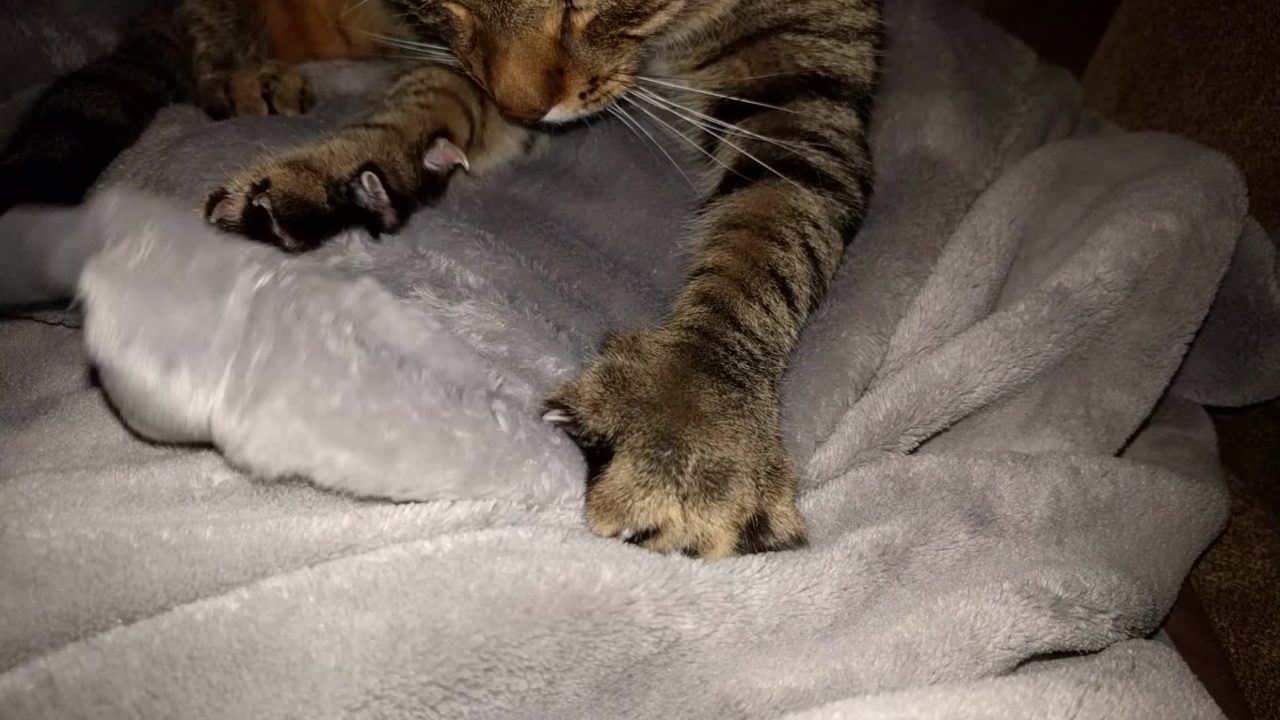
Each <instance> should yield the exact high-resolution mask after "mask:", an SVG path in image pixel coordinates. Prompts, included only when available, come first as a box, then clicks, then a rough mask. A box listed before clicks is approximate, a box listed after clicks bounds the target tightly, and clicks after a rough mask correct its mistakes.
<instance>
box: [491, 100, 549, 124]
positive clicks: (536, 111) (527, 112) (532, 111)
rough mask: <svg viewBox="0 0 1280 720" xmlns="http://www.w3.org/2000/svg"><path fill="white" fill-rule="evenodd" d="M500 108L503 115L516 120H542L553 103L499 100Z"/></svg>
mask: <svg viewBox="0 0 1280 720" xmlns="http://www.w3.org/2000/svg"><path fill="white" fill-rule="evenodd" d="M497 102H498V109H499V110H501V111H502V114H503V115H506V116H507V117H510V118H515V119H516V120H541V119H542V118H543V116H545V115H546V114H547V113H548V112H550V111H551V108H552V107H553V105H551V104H548V103H531V104H512V103H511V102H509V101H508V102H503V101H502V100H498V101H497Z"/></svg>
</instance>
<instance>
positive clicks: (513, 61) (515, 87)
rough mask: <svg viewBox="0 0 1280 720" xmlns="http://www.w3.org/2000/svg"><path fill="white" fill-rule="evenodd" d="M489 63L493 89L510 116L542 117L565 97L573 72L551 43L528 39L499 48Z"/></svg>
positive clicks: (490, 86) (502, 108)
mask: <svg viewBox="0 0 1280 720" xmlns="http://www.w3.org/2000/svg"><path fill="white" fill-rule="evenodd" d="M487 65H488V77H487V78H486V80H487V84H488V86H489V92H490V93H491V94H492V95H493V100H494V102H495V103H497V104H498V109H499V110H501V111H502V112H503V114H505V115H507V116H508V117H512V118H516V119H520V120H539V119H541V118H542V117H543V116H545V115H546V114H547V113H548V112H550V111H551V108H553V107H555V106H556V105H557V104H558V103H559V102H560V101H561V100H563V99H564V95H565V92H566V87H567V86H568V76H569V71H568V70H567V68H566V66H565V65H566V63H565V60H564V57H563V56H562V55H561V54H560V52H559V50H558V48H556V47H555V46H554V45H552V44H551V43H542V42H533V41H529V40H526V41H524V42H517V43H512V44H510V45H508V46H507V47H500V48H495V52H494V53H493V56H492V57H491V59H490V61H489V62H488V63H487Z"/></svg>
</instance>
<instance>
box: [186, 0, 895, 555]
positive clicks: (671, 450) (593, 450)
mask: <svg viewBox="0 0 1280 720" xmlns="http://www.w3.org/2000/svg"><path fill="white" fill-rule="evenodd" d="M389 2H390V3H391V5H392V6H393V10H394V12H395V13H397V14H398V16H399V17H401V18H402V19H403V21H404V22H405V28H404V30H405V37H408V38H410V40H409V41H397V46H398V47H401V48H402V49H404V50H405V51H406V52H410V53H415V52H416V53H418V54H420V55H422V56H423V57H424V58H430V59H436V60H439V61H441V62H443V63H444V64H445V65H447V66H451V67H447V68H441V67H423V68H420V69H416V70H411V71H409V72H408V73H407V74H406V75H405V76H404V77H402V78H401V80H400V81H399V83H397V85H396V87H394V88H393V89H392V90H391V92H390V94H389V95H388V96H387V98H386V100H385V101H384V103H383V105H382V107H381V108H380V109H378V110H377V111H375V112H374V114H372V115H371V116H370V117H369V118H368V120H367V121H366V122H364V123H362V124H360V125H357V126H355V127H353V128H350V129H348V130H347V131H345V132H343V133H340V134H339V135H337V136H336V137H335V138H333V139H332V140H329V141H327V142H325V143H323V144H320V145H317V146H314V147H309V148H303V149H301V150H296V151H293V152H290V153H288V154H286V155H284V156H282V157H280V158H274V159H269V160H266V161H264V162H261V163H259V164H257V165H255V166H253V167H251V168H248V169H247V170H245V171H244V172H242V173H240V174H239V175H237V176H236V177H234V178H232V179H231V180H230V181H229V182H228V183H227V185H226V186H225V187H224V188H223V189H222V190H219V191H218V192H217V193H215V194H214V195H213V196H212V197H211V199H210V202H209V205H208V208H207V212H208V214H209V217H210V219H211V220H212V221H214V222H216V223H218V224H219V225H221V226H223V227H224V228H227V229H230V230H235V231H240V232H245V233H247V234H250V235H254V236H256V237H258V238H259V239H262V240H266V241H269V242H276V243H279V244H282V245H284V246H286V247H289V248H307V247H312V246H314V245H315V244H316V243H317V242H319V241H320V240H322V239H323V238H324V237H325V236H327V235H330V234H332V233H333V232H336V231H337V230H339V229H341V228H342V227H345V226H348V225H353V224H363V225H365V226H367V227H369V228H370V229H371V230H373V231H375V232H378V231H383V230H390V229H394V228H395V227H396V226H397V225H398V224H399V223H400V222H402V221H403V219H404V217H405V215H406V214H407V212H408V211H409V210H411V209H412V208H413V207H415V206H416V205H417V204H419V203H420V202H422V201H423V200H425V199H426V198H427V197H429V196H430V195H431V194H433V193H435V192H438V191H439V190H440V189H441V188H442V187H443V182H444V179H445V178H446V177H447V173H448V171H450V170H451V169H452V168H453V165H452V164H451V165H448V166H446V167H445V168H444V169H443V173H442V172H441V171H440V170H441V168H440V167H439V166H436V167H434V168H427V167H425V166H424V164H423V162H422V161H421V160H422V158H423V156H424V154H428V153H429V151H430V148H433V147H436V146H435V145H434V144H433V143H435V142H437V141H441V140H442V139H443V140H444V141H447V142H449V143H452V144H453V145H456V146H457V149H459V150H460V151H461V152H463V153H465V154H466V156H467V157H469V158H470V160H471V162H472V163H473V165H474V166H475V167H476V168H477V169H478V168H479V167H480V166H483V165H485V164H494V163H497V162H501V161H503V160H505V159H507V158H508V157H511V156H512V155H513V154H515V153H516V152H517V151H518V149H519V148H520V147H522V146H524V145H525V144H526V143H527V140H528V137H529V132H530V131H529V130H527V129H526V127H525V126H524V125H522V124H520V123H519V122H517V121H515V120H512V119H511V118H516V119H541V120H542V121H543V122H553V121H565V120H572V119H575V118H578V117H582V116H585V115H588V114H591V113H593V112H597V111H600V110H602V109H606V108H611V112H615V113H622V114H624V115H625V116H626V117H627V118H628V119H629V120H631V121H635V120H644V121H645V122H648V123H649V124H651V125H653V126H654V127H655V128H656V129H660V130H663V131H671V132H672V133H673V137H677V136H678V135H685V136H686V137H687V138H688V139H689V140H690V141H691V142H694V143H696V144H697V145H698V147H696V148H692V150H693V151H694V152H696V153H701V154H702V155H704V156H705V157H706V158H707V163H706V176H705V178H704V180H705V195H704V198H703V201H702V205H701V211H700V214H699V217H698V221H697V223H696V225H695V228H694V230H693V233H694V237H693V238H692V240H693V241H694V242H695V244H696V246H697V248H698V251H697V255H696V257H695V259H694V261H693V263H692V265H691V267H690V269H689V274H688V278H687V281H686V282H685V284H684V286H683V288H682V289H681V291H680V293H679V295H678V297H677V298H676V299H675V302H674V304H673V305H672V307H671V309H670V312H669V313H668V315H667V317H666V320H665V322H664V323H663V325H662V326H661V327H660V328H656V329H651V330H644V331H640V332H632V333H626V334H621V335H617V336H614V337H612V338H611V339H610V340H609V342H608V343H607V344H606V346H605V348H604V349H603V352H602V355H601V357H600V359H599V360H598V361H596V362H595V363H594V364H592V365H591V366H589V367H588V368H587V369H586V370H585V371H583V372H582V374H581V375H580V376H579V377H578V378H577V379H576V380H574V381H573V382H571V383H568V384H567V385H565V386H564V387H561V388H559V389H558V390H557V391H556V392H555V393H554V394H553V395H552V397H551V399H550V400H549V401H548V411H547V414H546V418H547V419H548V421H550V422H553V423H556V424H558V425H561V426H562V427H563V428H564V429H565V431H566V432H567V433H569V434H570V435H571V436H572V437H573V438H574V439H575V440H576V441H577V442H578V444H579V446H580V447H582V449H583V451H584V455H585V456H586V458H587V461H588V465H589V468H590V476H589V479H588V483H587V491H586V515H587V521H588V524H589V526H590V528H591V529H592V530H593V531H594V532H596V533H597V534H599V535H602V536H607V537H622V538H625V539H628V540H630V541H631V542H635V543H638V544H641V545H644V546H645V547H649V548H652V549H654V550H659V551H681V552H685V553H688V554H691V555H696V556H701V557H707V558H718V557H725V556H728V555H732V554H736V553H748V552H757V551H764V550H774V549H784V548H790V547H795V546H798V545H801V544H803V543H804V541H805V526H804V521H803V519H802V518H801V516H800V514H799V513H798V511H797V510H796V506H795V489H796V476H795V471H794V469H793V468H792V465H791V462H790V460H789V458H788V457H787V455H786V452H785V451H784V449H783V447H782V443H781V441H780V437H779V436H780V431H779V415H778V387H779V383H780V381H781V378H782V374H783V371H784V369H785V367H786V364H787V361H788V358H789V356H790V354H791V351H792V348H793V346H794V345H795V343H796V340H797V338H798V337H799V334H800V331H801V329H802V328H803V327H804V324H805V322H806V320H807V318H808V316H809V315H810V314H811V313H812V312H813V310H814V308H815V307H817V305H818V304H819V303H820V302H821V300H822V296H823V294H824V292H825V291H826V288H827V285H828V283H829V282H830V280H831V277H832V275H833V274H834V273H835V271H836V268H837V266H838V265H839V263H840V259H841V255H842V254H843V251H844V248H845V245H846V244H847V243H848V242H849V241H850V240H851V239H852V238H853V236H854V235H855V233H856V232H857V231H858V228H859V225H860V223H861V221H862V218H863V215H864V212H865V209H866V206H867V201H868V198H869V195H870V192H871V178H872V167H871V157H870V153H869V151H868V147H867V142H866V131H867V123H868V120H869V112H870V108H871V97H872V93H873V90H874V86H875V82H876V79H877V61H878V52H879V47H880V42H881V26H880V12H879V7H878V6H877V4H876V2H875V1H874V0H788V1H787V2H778V1H777V0H572V2H571V3H570V2H568V1H567V0H565V1H563V2H562V1H561V0H459V1H458V2H435V1H434V0H429V1H426V2H424V1H423V0H389ZM428 43H436V44H438V45H431V44H428ZM624 96H625V97H624ZM620 98H622V99H620ZM662 108H668V109H671V108H677V109H679V112H680V113H681V114H682V115H683V117H684V119H681V120H677V119H676V118H675V117H673V116H671V115H668V114H666V113H664V112H663V111H662V110H661V109H662ZM695 125H701V126H702V127H703V129H702V130H699V129H698V128H696V127H695ZM707 130H712V131H718V132H708V131H707ZM678 240H679V239H678V238H672V241H673V242H676V241H678Z"/></svg>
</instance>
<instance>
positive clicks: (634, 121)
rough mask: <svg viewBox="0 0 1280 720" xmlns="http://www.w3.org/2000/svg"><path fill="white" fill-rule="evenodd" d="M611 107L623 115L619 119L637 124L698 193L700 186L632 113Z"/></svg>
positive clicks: (641, 108) (617, 107) (624, 97)
mask: <svg viewBox="0 0 1280 720" xmlns="http://www.w3.org/2000/svg"><path fill="white" fill-rule="evenodd" d="M619 99H621V100H629V98H627V97H626V96H625V95H624V96H623V97H621V98H619ZM632 104H633V105H634V104H635V103H632ZM609 107H611V108H615V109H617V111H618V112H619V113H621V115H619V117H625V118H627V119H629V120H630V121H631V122H633V123H635V126H636V127H637V128H639V129H640V132H642V133H644V136H645V137H647V138H649V142H651V143H653V144H654V147H656V148H658V149H659V150H661V151H662V154H663V155H666V156H667V160H669V161H671V165H672V167H674V168H675V169H676V172H678V173H680V176H681V177H683V178H684V181H685V182H687V183H689V187H691V188H693V189H694V190H695V191H697V189H698V186H697V185H695V184H694V182H693V181H692V180H690V179H689V176H688V175H686V174H685V172H684V168H682V167H680V163H678V162H676V159H675V158H673V157H671V153H669V152H667V149H666V148H665V147H663V145H662V143H660V142H658V141H657V140H656V139H654V137H653V135H651V134H650V133H649V131H648V130H646V129H645V127H644V125H641V124H640V121H638V120H636V119H635V118H633V117H631V113H629V112H627V111H626V109H625V108H623V107H622V106H620V105H610V106H609ZM635 107H637V108H639V109H640V110H644V111H645V112H646V113H648V112H649V111H648V110H645V109H644V108H643V107H641V106H640V105H635Z"/></svg>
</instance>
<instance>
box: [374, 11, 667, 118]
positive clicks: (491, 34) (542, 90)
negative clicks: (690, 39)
mask: <svg viewBox="0 0 1280 720" xmlns="http://www.w3.org/2000/svg"><path fill="white" fill-rule="evenodd" d="M388 4H389V5H391V7H392V9H393V11H394V12H396V13H397V14H398V15H399V19H400V21H401V22H402V23H403V24H404V25H405V26H406V29H408V30H409V31H410V32H411V33H413V34H415V35H417V36H420V37H423V38H438V39H439V40H441V41H443V42H444V43H446V44H447V45H448V48H449V51H450V52H451V53H452V55H453V56H454V57H455V58H456V59H457V61H458V62H459V63H460V64H461V67H462V69H463V70H464V71H465V72H466V73H467V74H468V75H470V76H471V77H472V78H473V79H475V81H476V82H477V83H479V84H480V85H482V86H483V87H484V89H485V91H486V92H487V93H488V94H489V95H490V97H492V98H493V100H494V102H495V103H497V105H498V107H499V109H501V110H502V112H503V113H505V114H507V115H509V116H510V117H513V118H517V119H522V120H536V121H542V122H549V123H560V122H567V121H571V120H576V119H578V118H581V117H585V116H588V115H591V114H592V113H595V112H597V111H599V110H602V109H603V108H605V107H607V106H608V105H609V104H610V103H612V102H613V101H614V100H616V99H617V97H618V96H619V95H621V94H622V93H623V92H625V91H626V89H627V87H628V85H629V84H630V82H631V79H632V78H631V76H632V74H633V73H634V72H636V71H637V70H638V68H639V64H640V61H641V58H642V57H643V54H644V51H645V47H646V44H647V43H648V42H651V41H652V40H654V39H655V38H657V37H659V36H660V35H661V34H663V33H665V32H668V31H670V30H671V28H672V26H673V25H674V24H675V23H676V22H677V21H678V20H679V18H680V16H681V14H682V12H683V11H685V10H686V9H687V5H689V4H690V3H689V0H389V3H388ZM404 47H405V48H406V49H408V50H410V51H411V50H412V48H410V47H409V46H404Z"/></svg>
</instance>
